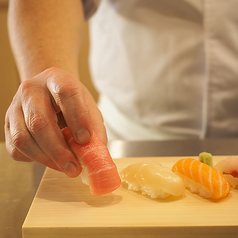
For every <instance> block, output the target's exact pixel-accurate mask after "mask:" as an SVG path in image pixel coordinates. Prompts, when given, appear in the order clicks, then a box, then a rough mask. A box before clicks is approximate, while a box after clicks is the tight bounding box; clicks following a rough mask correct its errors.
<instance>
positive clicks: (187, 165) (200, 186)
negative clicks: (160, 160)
mask: <svg viewBox="0 0 238 238" xmlns="http://www.w3.org/2000/svg"><path fill="white" fill-rule="evenodd" d="M172 171H173V172H175V173H177V174H178V175H179V176H181V177H182V178H183V180H184V182H185V186H186V187H187V188H188V189H189V190H190V191H191V192H194V193H198V194H199V195H201V196H203V197H206V198H213V199H220V198H224V197H226V196H227V194H228V193H229V192H230V190H231V186H230V184H229V183H228V182H227V180H226V178H225V177H224V176H223V174H221V173H220V172H219V171H218V170H216V169H214V168H211V167H210V166H209V165H207V164H204V163H202V162H200V161H198V160H195V159H192V158H187V159H181V160H179V161H177V162H176V163H175V164H174V166H173V167H172Z"/></svg>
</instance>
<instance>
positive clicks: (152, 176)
mask: <svg viewBox="0 0 238 238" xmlns="http://www.w3.org/2000/svg"><path fill="white" fill-rule="evenodd" d="M120 175H121V178H122V181H124V182H126V183H127V184H128V189H129V190H133V191H138V192H141V193H142V194H143V195H148V196H150V197H152V198H166V197H168V196H169V195H173V196H180V195H182V194H183V193H184V192H185V186H184V182H183V180H182V179H181V178H180V177H179V176H177V175H176V174H174V173H173V172H172V171H170V169H167V168H165V167H163V166H161V165H160V164H156V163H150V164H144V163H135V164H131V165H129V166H127V167H126V168H124V169H123V170H122V171H121V173H120Z"/></svg>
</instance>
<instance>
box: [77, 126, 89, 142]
mask: <svg viewBox="0 0 238 238" xmlns="http://www.w3.org/2000/svg"><path fill="white" fill-rule="evenodd" d="M75 135H76V140H77V142H78V143H79V144H81V145H83V144H86V143H88V142H89V141H90V137H91V136H90V133H89V131H88V130H87V129H86V128H82V129H80V130H78V131H76V133H75Z"/></svg>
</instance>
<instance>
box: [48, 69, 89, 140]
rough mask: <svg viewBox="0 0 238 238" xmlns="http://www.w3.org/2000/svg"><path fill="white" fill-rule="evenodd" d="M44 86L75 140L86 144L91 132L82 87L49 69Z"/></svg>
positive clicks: (71, 77)
mask: <svg viewBox="0 0 238 238" xmlns="http://www.w3.org/2000/svg"><path fill="white" fill-rule="evenodd" d="M46 85H47V87H48V89H49V91H50V93H51V95H52V97H53V99H54V101H55V103H56V104H57V106H58V107H59V108H60V110H61V112H62V114H63V116H64V119H65V121H66V124H67V126H68V127H69V129H70V131H71V133H72V135H73V136H74V138H75V140H76V141H77V142H78V143H79V144H86V143H88V142H89V141H90V140H91V137H92V133H93V131H92V123H91V118H90V114H89V110H88V107H87V103H86V100H85V95H84V87H83V85H82V84H81V83H80V82H79V81H78V80H77V79H76V78H74V77H73V76H72V75H71V74H70V73H68V72H66V71H64V70H60V69H53V70H52V69H51V71H50V72H49V77H48V78H47V81H46Z"/></svg>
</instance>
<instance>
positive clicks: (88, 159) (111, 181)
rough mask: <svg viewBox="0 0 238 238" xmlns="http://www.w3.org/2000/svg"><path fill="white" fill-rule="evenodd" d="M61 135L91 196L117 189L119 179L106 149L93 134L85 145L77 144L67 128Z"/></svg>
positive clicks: (119, 182)
mask: <svg viewBox="0 0 238 238" xmlns="http://www.w3.org/2000/svg"><path fill="white" fill-rule="evenodd" d="M62 133H63V135H64V137H65V139H66V141H67V143H68V145H69V146H70V148H71V149H72V150H73V152H74V153H75V155H76V156H77V158H78V159H79V161H80V164H81V165H82V168H83V171H82V173H81V178H82V181H83V182H84V183H86V184H88V185H89V186H90V191H91V193H92V194H93V195H103V194H106V193H110V192H112V191H114V190H115V189H117V188H118V187H119V186H120V184H121V179H120V176H119V174H118V171H117V167H116V165H115V163H114V162H113V160H112V158H111V156H110V153H109V151H108V149H107V147H106V146H105V145H104V144H103V142H102V141H101V140H100V139H99V138H98V137H97V135H96V134H95V133H93V137H92V139H91V141H90V142H89V143H87V144H85V145H80V144H78V143H77V142H76V141H75V140H74V138H73V136H72V134H71V132H70V130H69V128H68V127H66V128H64V129H63V130H62Z"/></svg>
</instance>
